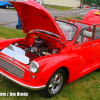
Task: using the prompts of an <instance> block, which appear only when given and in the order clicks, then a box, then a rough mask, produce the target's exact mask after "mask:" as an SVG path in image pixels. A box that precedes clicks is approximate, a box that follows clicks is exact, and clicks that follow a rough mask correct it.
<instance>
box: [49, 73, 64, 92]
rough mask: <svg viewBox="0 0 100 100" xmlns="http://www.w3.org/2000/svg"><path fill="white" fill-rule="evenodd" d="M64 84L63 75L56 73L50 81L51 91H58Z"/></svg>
mask: <svg viewBox="0 0 100 100" xmlns="http://www.w3.org/2000/svg"><path fill="white" fill-rule="evenodd" d="M62 84H63V75H62V74H61V73H57V74H55V75H54V76H53V77H52V79H51V80H50V82H49V87H48V90H49V93H50V94H55V93H57V92H58V91H59V90H60V88H61V86H62Z"/></svg>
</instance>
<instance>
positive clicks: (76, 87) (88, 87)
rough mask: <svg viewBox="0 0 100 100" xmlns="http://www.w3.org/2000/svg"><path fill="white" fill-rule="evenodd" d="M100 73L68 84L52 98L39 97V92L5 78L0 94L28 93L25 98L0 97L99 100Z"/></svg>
mask: <svg viewBox="0 0 100 100" xmlns="http://www.w3.org/2000/svg"><path fill="white" fill-rule="evenodd" d="M99 78H100V72H92V73H90V74H88V75H86V76H84V77H82V78H80V79H78V80H76V81H74V82H72V83H70V84H65V85H64V87H63V89H62V90H61V92H60V93H59V94H58V95H56V96H55V97H53V98H50V99H47V98H46V99H45V98H43V97H41V95H40V93H39V91H35V90H34V91H33V90H29V89H26V88H23V87H21V86H19V85H17V84H15V83H13V82H11V81H9V80H8V79H6V78H5V77H4V78H3V81H2V82H1V83H0V86H1V88H0V93H6V94H7V93H8V94H9V93H10V92H13V93H17V92H20V93H24V92H26V93H28V96H27V97H25V96H24V97H21V96H19V97H18V96H10V95H8V96H4V97H3V96H1V97H0V98H1V99H2V100H13V99H14V100H99V98H100V80H99Z"/></svg>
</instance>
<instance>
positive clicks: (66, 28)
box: [56, 20, 77, 41]
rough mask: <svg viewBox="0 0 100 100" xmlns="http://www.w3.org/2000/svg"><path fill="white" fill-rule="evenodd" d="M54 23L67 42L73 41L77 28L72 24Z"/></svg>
mask: <svg viewBox="0 0 100 100" xmlns="http://www.w3.org/2000/svg"><path fill="white" fill-rule="evenodd" d="M56 22H57V24H58V25H59V27H60V28H61V30H62V31H63V34H64V35H65V37H66V39H67V41H71V40H73V39H74V37H75V35H76V33H77V27H76V26H75V25H73V24H70V23H67V22H63V21H59V20H56Z"/></svg>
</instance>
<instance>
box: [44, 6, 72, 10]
mask: <svg viewBox="0 0 100 100" xmlns="http://www.w3.org/2000/svg"><path fill="white" fill-rule="evenodd" d="M44 7H48V8H53V9H57V10H71V8H72V7H63V6H52V5H44Z"/></svg>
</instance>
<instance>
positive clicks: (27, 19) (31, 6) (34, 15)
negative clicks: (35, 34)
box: [10, 0, 63, 37]
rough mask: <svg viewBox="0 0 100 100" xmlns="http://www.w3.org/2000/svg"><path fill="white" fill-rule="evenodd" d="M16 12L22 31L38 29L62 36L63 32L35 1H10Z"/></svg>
mask: <svg viewBox="0 0 100 100" xmlns="http://www.w3.org/2000/svg"><path fill="white" fill-rule="evenodd" d="M10 3H12V4H13V6H14V7H15V9H16V10H17V12H18V15H19V18H20V21H21V25H22V28H23V31H24V33H28V32H30V31H31V30H34V29H39V30H45V31H49V32H52V33H54V34H56V35H59V36H60V37H62V35H63V33H62V31H61V29H60V28H59V26H58V25H57V23H56V22H55V20H54V19H53V18H52V16H51V15H50V14H49V13H48V12H47V11H46V10H45V8H44V7H42V6H41V5H40V4H38V3H37V2H36V1H32V0H28V1H26V2H22V1H21V2H14V1H10Z"/></svg>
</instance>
